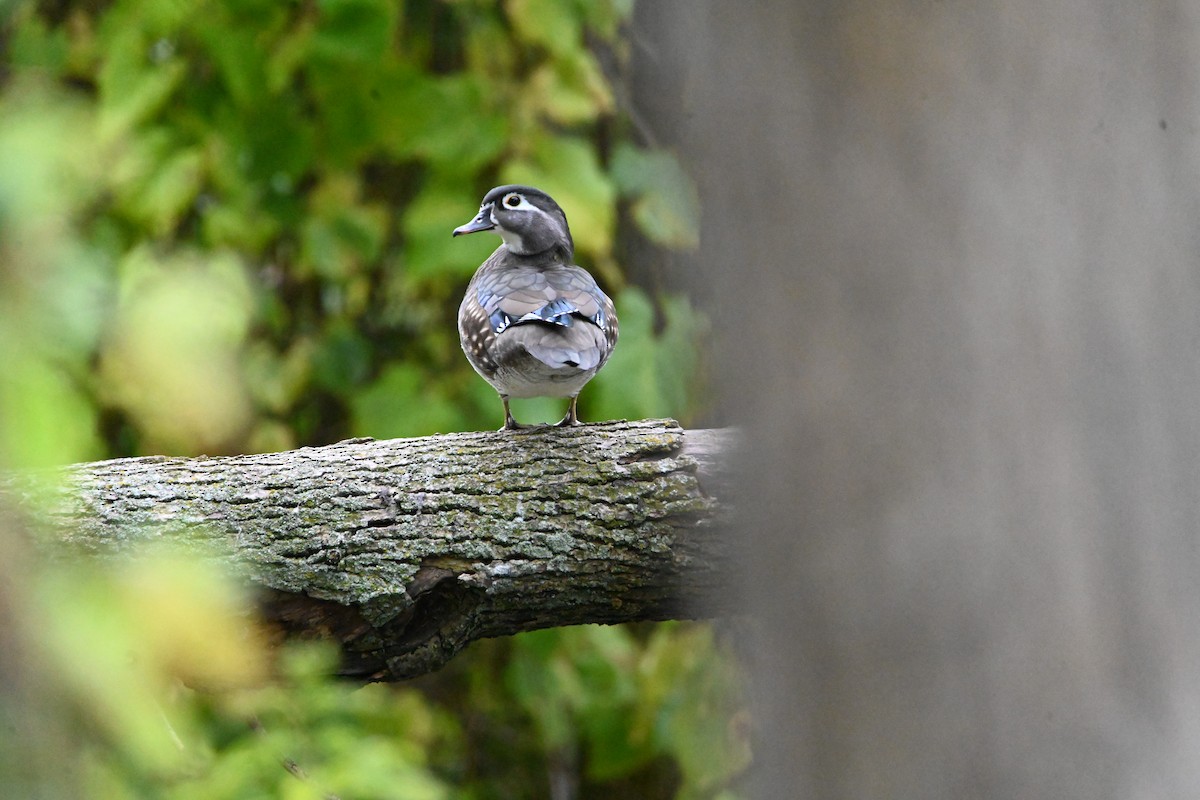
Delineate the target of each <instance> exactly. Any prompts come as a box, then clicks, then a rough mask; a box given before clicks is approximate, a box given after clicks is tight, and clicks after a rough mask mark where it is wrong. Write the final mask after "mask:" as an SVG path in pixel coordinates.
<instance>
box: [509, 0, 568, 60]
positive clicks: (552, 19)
mask: <svg viewBox="0 0 1200 800" xmlns="http://www.w3.org/2000/svg"><path fill="white" fill-rule="evenodd" d="M505 9H506V10H507V11H508V16H509V19H511V20H512V24H513V28H514V29H515V30H516V31H517V35H518V36H520V37H521V38H522V39H523V40H524V41H526V42H529V43H530V44H538V45H541V46H542V47H545V48H546V49H547V50H550V51H552V52H564V51H571V50H574V49H576V48H577V47H578V46H579V37H580V27H581V26H580V19H579V16H578V13H577V11H576V8H575V4H574V3H571V2H562V0H509V1H508V3H507V4H506V5H505Z"/></svg>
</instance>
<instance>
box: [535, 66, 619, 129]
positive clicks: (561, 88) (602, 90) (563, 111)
mask: <svg viewBox="0 0 1200 800" xmlns="http://www.w3.org/2000/svg"><path fill="white" fill-rule="evenodd" d="M528 92H529V97H531V98H533V99H534V101H535V107H536V108H538V109H540V110H541V111H543V112H544V113H545V114H546V116H547V117H549V118H550V119H552V120H554V121H556V122H561V123H563V124H566V125H573V124H577V123H581V122H589V121H591V120H594V119H596V118H597V117H599V116H600V115H602V114H608V113H611V111H612V109H613V98H612V90H611V89H610V88H609V85H608V80H607V79H606V78H605V77H604V74H603V73H602V72H601V71H600V66H599V65H598V64H597V63H596V59H595V58H593V57H592V54H591V53H589V52H587V51H586V50H575V51H571V52H569V53H566V54H564V55H563V56H562V57H561V58H557V59H554V60H553V61H549V62H547V63H545V64H543V65H542V66H540V67H539V68H538V69H537V70H536V71H535V72H534V73H533V76H532V77H531V78H530V80H529V87H528Z"/></svg>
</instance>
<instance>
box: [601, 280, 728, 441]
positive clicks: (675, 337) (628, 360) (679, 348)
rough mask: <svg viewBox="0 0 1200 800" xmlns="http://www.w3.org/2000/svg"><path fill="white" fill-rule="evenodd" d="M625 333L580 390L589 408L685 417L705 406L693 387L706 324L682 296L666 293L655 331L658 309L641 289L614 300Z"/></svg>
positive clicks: (634, 414)
mask: <svg viewBox="0 0 1200 800" xmlns="http://www.w3.org/2000/svg"><path fill="white" fill-rule="evenodd" d="M615 303H616V307H617V316H618V319H619V320H620V323H621V337H620V339H619V340H618V341H617V348H616V350H614V351H613V355H612V357H611V358H610V359H609V361H608V364H606V365H605V367H604V369H602V370H601V371H600V372H599V374H598V375H597V376H596V377H595V378H594V379H593V380H592V382H591V383H590V384H588V387H587V388H586V389H585V390H584V391H583V393H582V394H580V404H581V405H583V406H584V407H585V408H592V407H593V404H595V406H596V407H599V408H602V409H604V412H605V414H606V415H607V416H610V417H612V418H626V419H641V418H644V417H670V416H675V417H678V416H684V415H685V414H686V412H687V411H688V409H690V408H693V407H699V406H701V405H702V403H701V402H700V401H698V399H697V398H693V397H691V396H690V394H689V393H690V392H692V391H695V390H696V389H697V388H699V387H697V386H696V385H695V383H694V380H693V378H694V376H695V375H696V372H697V363H698V360H699V354H700V350H701V347H702V345H703V343H704V341H705V337H706V331H707V326H706V323H705V321H704V319H703V317H701V316H700V315H699V313H698V312H696V311H694V310H693V309H692V307H691V305H690V304H689V303H688V302H687V301H686V300H684V299H683V298H678V297H676V298H664V300H663V318H664V319H663V322H664V324H663V327H662V329H661V331H659V332H655V311H654V307H653V305H652V304H651V303H650V300H649V298H647V297H646V295H645V293H643V292H642V291H641V290H640V289H636V288H632V287H631V288H629V289H626V290H625V291H624V292H622V293H621V294H620V296H618V297H617V298H616V300H615Z"/></svg>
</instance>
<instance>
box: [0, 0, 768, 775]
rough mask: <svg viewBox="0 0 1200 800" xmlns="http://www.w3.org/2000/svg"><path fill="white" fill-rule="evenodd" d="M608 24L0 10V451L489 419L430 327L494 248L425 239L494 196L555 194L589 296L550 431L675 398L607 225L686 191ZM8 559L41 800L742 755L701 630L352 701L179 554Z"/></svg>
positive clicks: (560, 643)
mask: <svg viewBox="0 0 1200 800" xmlns="http://www.w3.org/2000/svg"><path fill="white" fill-rule="evenodd" d="M630 13H631V0H564V1H562V2H559V1H558V0H508V1H507V2H504V3H494V2H491V1H490V0H488V1H487V2H485V1H484V0H409V1H408V2H402V3H401V2H396V1H395V0H318V1H317V2H313V3H276V2H268V1H267V0H207V1H206V2H200V3H186V2H180V1H179V0H115V2H110V3H71V2H67V3H59V4H46V5H41V4H36V3H33V2H8V3H5V2H2V0H0V364H3V365H4V369H0V469H11V468H16V467H30V466H43V465H48V464H57V463H64V462H69V461H75V460H88V459H95V458H104V457H110V456H122V455H132V454H140V453H178V454H195V453H200V452H208V453H219V452H247V451H255V450H279V449H286V448H289V447H293V446H296V445H299V444H322V443H327V442H330V441H334V440H336V439H340V438H344V437H345V436H350V435H371V436H378V437H385V436H408V435H421V434H427V433H434V432H443V431H451V430H463V429H479V428H494V427H496V426H498V425H499V423H500V404H499V402H498V400H497V398H496V396H495V393H494V392H493V391H492V390H491V389H490V387H488V386H487V385H486V384H485V383H484V382H483V381H482V380H480V379H479V378H478V377H477V376H476V375H475V374H474V373H473V372H472V371H471V370H470V368H469V367H468V366H467V364H466V361H465V359H464V358H463V356H462V354H461V352H460V350H459V347H458V341H457V331H456V328H455V324H454V315H455V312H456V309H457V305H458V300H459V298H460V297H461V293H462V290H463V287H464V286H465V283H466V281H467V279H468V278H469V276H470V273H471V272H472V271H473V270H474V268H475V267H476V266H477V265H478V264H479V263H480V262H481V261H482V260H483V259H484V258H485V257H486V255H487V254H488V252H490V250H491V249H492V247H494V246H495V244H496V241H495V240H494V239H493V240H492V241H490V242H489V241H487V238H486V237H483V236H479V237H468V238H467V239H461V238H460V239H451V237H450V230H451V229H452V228H453V227H455V226H456V225H458V224H461V223H462V222H464V221H466V220H467V219H468V218H470V216H471V215H472V214H473V212H474V211H475V209H476V208H477V206H478V202H479V198H480V197H481V196H482V194H483V192H484V191H486V189H488V188H489V187H491V186H492V185H495V184H498V183H502V182H520V183H532V184H535V185H538V186H540V187H542V188H544V189H546V190H547V191H549V192H550V193H551V194H553V195H554V196H555V197H556V199H558V200H559V202H560V203H562V205H563V206H564V208H565V209H566V211H567V213H568V215H569V216H570V219H571V223H572V230H573V232H574V234H575V238H576V242H577V246H578V256H579V259H580V262H581V263H583V264H584V265H586V266H588V267H589V268H591V269H592V270H593V271H594V272H595V273H596V274H597V276H598V277H599V279H600V281H601V283H602V284H603V285H604V286H605V287H606V288H607V289H609V290H610V291H611V293H613V294H614V296H615V297H616V302H617V308H618V313H619V315H620V318H621V323H622V331H623V333H622V336H621V342H620V345H619V347H618V348H617V350H616V353H615V355H614V357H613V359H612V361H611V362H610V364H609V366H608V367H607V368H606V369H605V371H603V372H602V373H601V374H600V376H599V377H598V378H597V379H596V380H595V381H594V382H593V384H592V385H591V386H589V388H588V389H587V391H585V392H584V394H583V395H582V398H581V404H582V406H583V413H584V416H585V418H586V419H604V418H614V417H631V418H632V417H642V416H651V415H653V416H659V415H670V416H675V417H677V418H681V419H683V420H684V421H685V422H686V421H687V419H688V418H689V416H691V415H694V414H698V413H702V412H703V411H704V402H703V394H704V393H703V388H702V385H701V380H700V379H701V377H702V369H701V366H702V354H703V342H704V339H705V334H706V327H705V322H704V320H703V318H702V316H701V315H699V314H698V313H697V312H696V311H695V310H694V309H693V308H692V306H691V305H690V303H689V302H688V301H687V300H686V299H685V298H684V297H682V296H679V295H672V294H667V293H658V294H651V293H650V292H648V291H647V290H646V289H645V288H644V287H638V286H632V285H626V278H625V271H624V269H623V265H622V264H621V263H620V260H619V248H618V247H617V245H616V242H617V241H618V238H619V237H618V233H619V232H622V231H623V232H624V233H625V234H629V233H633V234H635V235H637V236H640V237H642V238H643V239H645V240H647V241H648V242H650V243H652V244H653V245H655V246H659V247H664V248H677V249H678V248H689V247H693V246H695V243H696V241H697V238H698V232H697V225H698V210H697V204H696V199H695V193H694V190H693V189H692V187H691V184H690V182H689V181H688V179H687V176H686V175H685V173H684V172H683V171H682V169H681V168H680V167H679V165H678V164H677V163H676V161H675V160H674V159H673V157H671V156H670V154H667V153H664V152H659V151H654V150H648V149H645V148H643V147H640V146H638V145H637V144H636V143H635V142H634V141H633V137H632V135H631V132H630V130H629V128H628V126H627V125H626V123H625V122H624V120H623V118H622V115H621V112H620V109H619V107H618V103H617V100H616V98H617V97H618V96H619V94H620V93H618V92H615V91H614V88H613V80H614V79H616V76H614V75H613V74H610V72H608V71H607V70H609V69H610V68H609V67H608V66H607V65H609V64H617V65H621V64H623V63H624V61H625V55H626V49H627V44H626V42H625V39H624V30H625V28H626V26H627V23H628V19H629V15H630ZM602 64H603V65H606V66H604V67H602V66H601V65H602ZM640 272H641V274H653V266H652V265H650V266H648V267H643V268H642V270H641V271H640ZM563 410H564V408H563V403H562V402H558V401H553V400H537V401H528V402H527V403H526V404H524V405H523V406H522V407H519V408H518V409H517V413H518V415H519V416H520V417H521V418H522V419H523V420H529V421H532V420H534V419H539V418H540V419H543V420H554V419H557V418H558V417H559V416H561V414H562V413H563ZM2 541H4V539H3V538H2V537H0V542H2ZM13 563H15V562H11V561H10V560H9V559H7V558H2V559H0V612H4V610H5V608H6V606H5V603H6V602H8V600H7V599H6V598H7V594H6V592H7V591H11V592H19V593H20V594H19V596H16V599H15V600H12V604H13V607H14V608H18V609H21V612H20V614H21V615H22V619H26V622H27V624H25V625H23V626H18V627H17V628H13V629H11V630H9V631H8V634H9V635H11V636H14V637H17V638H18V640H19V641H20V642H23V644H22V646H21V647H19V648H17V649H16V650H13V651H12V652H29V653H31V654H33V655H30V658H31V659H33V661H31V662H30V663H31V664H32V663H34V662H36V664H37V669H36V672H37V673H38V674H39V675H43V676H45V677H44V678H43V682H44V684H45V686H46V687H47V688H46V689H45V691H44V692H42V694H44V695H45V696H47V697H53V698H54V708H53V709H47V718H50V717H51V716H53V717H54V719H59V718H61V719H62V720H63V724H62V726H61V727H62V729H63V730H65V731H69V733H62V734H61V741H59V742H58V744H57V746H54V745H53V744H51V745H50V746H43V745H39V744H37V743H36V742H38V741H41V740H40V739H38V740H36V741H35V739H32V738H31V739H30V740H29V741H19V740H14V741H9V740H10V739H12V737H14V736H15V735H16V734H14V731H19V730H21V728H20V727H19V726H15V725H13V726H7V727H6V726H3V725H0V751H5V750H7V751H9V752H18V746H19V747H20V748H25V749H24V750H20V752H25V751H26V750H29V751H30V753H31V755H30V758H28V759H25V760H24V762H23V765H22V762H21V759H11V760H5V761H0V765H3V768H5V769H16V768H17V767H13V766H12V765H13V764H17V765H18V766H21V768H22V769H25V770H26V771H31V772H36V771H37V770H41V771H42V772H43V773H46V772H54V771H55V770H56V769H57V768H58V767H62V773H61V776H59V775H56V777H55V779H56V780H58V778H59V777H62V780H63V781H65V782H66V783H72V782H74V783H77V784H78V787H79V791H78V793H77V794H76V796H92V797H114V798H122V797H130V798H133V797H138V798H140V797H179V798H192V797H195V798H200V797H204V798H222V797H228V798H253V797H287V798H307V797H322V796H325V795H326V794H329V793H333V794H337V795H339V796H342V797H345V798H351V797H354V798H374V797H379V798H387V797H403V798H426V797H427V798H441V797H481V798H482V797H495V796H512V797H536V796H542V795H544V794H545V792H546V791H547V790H546V789H545V787H546V786H547V785H548V780H549V778H548V775H549V774H551V773H555V772H560V771H564V770H565V771H567V772H570V773H571V774H573V775H575V777H576V778H577V779H578V780H580V781H581V782H582V784H583V786H584V788H585V789H586V790H588V791H591V792H593V793H607V794H610V795H613V794H627V795H630V796H643V797H654V796H660V797H671V796H677V797H684V798H692V797H697V798H699V797H728V796H730V794H729V792H730V790H729V788H728V787H729V785H730V781H731V780H732V779H733V778H734V777H735V776H736V775H737V774H738V773H739V772H740V771H741V770H742V769H743V768H744V766H745V763H746V759H747V755H746V752H745V745H744V742H743V741H742V740H741V738H740V737H739V736H738V735H737V731H736V726H733V725H731V719H734V718H735V717H736V715H737V712H736V707H737V696H736V690H735V685H736V681H735V679H734V676H733V674H732V671H731V670H732V668H731V665H730V664H731V662H730V659H729V658H728V655H727V654H724V653H723V652H722V650H721V648H720V647H719V646H718V645H717V644H716V643H715V642H714V641H713V639H712V635H711V631H710V630H709V629H708V628H707V627H706V626H702V625H668V626H660V627H644V628H637V629H627V628H590V627H589V628H579V629H569V630H560V631H545V632H541V633H536V634H532V635H528V636H522V637H515V638H514V639H513V640H511V641H508V642H502V643H501V642H490V643H483V644H481V645H480V646H479V647H476V648H473V654H471V655H468V656H466V657H463V658H460V659H459V660H458V661H457V662H456V663H455V664H454V665H453V666H452V667H451V668H450V669H448V670H446V671H445V673H444V674H443V675H442V676H438V677H434V678H430V679H429V680H428V681H426V682H423V683H422V684H421V685H422V686H424V691H417V690H416V689H413V688H397V687H386V686H372V687H366V688H363V689H357V688H355V687H352V686H348V685H344V684H340V683H337V682H335V681H331V680H329V679H328V678H326V677H325V676H326V675H327V674H328V673H329V671H330V662H329V661H328V653H324V654H323V653H322V652H320V651H310V650H308V649H303V650H299V651H296V652H291V651H289V652H288V654H287V655H286V657H285V658H284V659H283V661H282V663H281V666H279V668H278V671H277V674H276V675H274V677H273V678H272V679H271V680H267V679H266V678H265V677H264V670H266V669H267V666H266V663H265V662H266V657H265V654H264V649H263V648H262V647H261V643H260V642H259V641H258V639H257V638H256V635H255V634H254V632H253V631H252V630H251V629H250V628H249V626H248V624H247V623H246V621H245V620H244V619H242V618H241V617H239V616H238V614H237V611H236V610H237V609H239V608H242V607H243V606H244V605H245V603H246V600H245V598H243V597H240V595H238V593H237V592H236V591H235V590H234V589H232V588H230V587H229V585H228V584H227V582H226V581H225V580H224V579H223V578H221V577H220V576H217V575H215V574H213V573H211V572H209V571H206V570H205V569H204V568H202V567H201V566H199V565H197V564H196V563H195V559H190V560H189V559H184V560H183V561H182V562H181V561H179V560H178V559H171V558H169V557H163V558H161V559H152V560H149V561H146V562H145V563H146V565H147V566H146V567H145V568H144V569H140V570H139V569H133V568H131V569H129V570H106V571H99V572H97V571H93V570H90V569H84V568H82V567H65V566H60V567H50V566H43V567H41V568H39V569H37V570H33V571H30V573H29V574H28V575H24V576H22V577H24V578H25V580H24V581H21V582H17V581H12V580H9V579H11V578H14V577H15V567H13V566H12V564H13ZM18 584H19V585H20V587H23V588H16V587H18ZM5 587H13V588H10V589H6V588H5ZM32 620H36V621H37V622H36V624H33V623H32V622H31V621H32ZM3 636H4V632H3V631H0V639H3ZM3 652H4V649H3V648H0V654H2V653H3ZM0 657H2V656H0ZM6 663H7V662H6ZM31 669H32V667H31ZM189 687H190V688H189ZM34 694H37V693H36V692H35V693H34ZM19 701H20V698H16V699H15V700H14V701H13V702H19ZM5 702H6V700H5V695H4V692H3V690H0V712H2V711H3V710H4V708H5V707H6V706H5ZM46 727H47V730H50V729H53V728H55V725H53V724H49V723H47V726H46ZM47 735H48V736H49V735H50V734H47ZM7 745H12V747H7ZM31 748H32V749H31ZM34 751H36V752H34ZM288 760H292V761H294V762H295V764H296V765H297V766H298V767H299V769H301V770H303V772H304V773H305V774H306V776H307V778H305V779H300V778H298V777H297V776H296V775H294V774H292V773H291V772H289V770H288V769H285V768H284V762H287V763H291V762H290V761H288ZM30 765H34V766H30ZM56 765H57V766H56ZM4 777H6V776H3V775H0V783H2V782H4V780H3V779H4ZM43 782H44V781H39V780H38V779H37V777H36V775H35V776H34V778H32V779H30V781H28V782H27V783H25V784H22V785H29V786H36V785H38V784H39V783H43ZM46 785H50V784H49V783H46ZM68 794H69V793H68ZM31 796H32V795H31Z"/></svg>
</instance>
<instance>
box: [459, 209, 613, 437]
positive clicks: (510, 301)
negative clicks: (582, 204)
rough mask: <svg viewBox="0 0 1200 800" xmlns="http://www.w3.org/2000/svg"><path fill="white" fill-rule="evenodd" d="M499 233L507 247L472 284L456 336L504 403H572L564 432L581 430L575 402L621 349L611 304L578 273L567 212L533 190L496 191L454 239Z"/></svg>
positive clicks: (511, 423)
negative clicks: (550, 399)
mask: <svg viewBox="0 0 1200 800" xmlns="http://www.w3.org/2000/svg"><path fill="white" fill-rule="evenodd" d="M491 230H494V231H495V232H496V233H498V234H500V238H501V239H503V240H504V242H503V243H502V244H501V245H500V246H499V247H498V248H496V251H495V252H494V253H492V254H491V255H490V256H488V258H487V260H486V261H484V262H483V265H482V266H480V267H479V269H478V270H477V271H476V272H475V276H474V277H473V278H471V283H470V284H469V285H468V286H467V294H466V296H465V297H464V298H463V301H462V305H461V306H459V309H458V335H459V339H460V341H461V342H462V349H463V352H464V353H466V354H467V360H468V361H470V362H471V366H472V367H474V368H475V371H476V372H478V373H479V374H480V375H482V376H483V379H484V380H485V381H487V382H488V383H490V384H491V385H492V387H493V388H495V390H496V391H497V392H499V393H500V399H501V401H503V403H504V427H503V428H501V429H500V430H515V429H517V428H521V427H523V426H522V425H519V424H518V423H517V421H516V420H515V419H513V416H512V412H511V411H510V410H509V407H508V399H509V398H510V397H569V398H571V405H570V406H569V407H568V408H567V414H566V416H564V417H563V418H562V421H561V422H559V423H558V425H559V426H566V425H578V424H579V416H578V412H577V411H576V408H575V405H576V402H577V401H578V398H579V392H580V390H581V389H583V386H584V384H586V383H587V382H588V381H590V380H591V379H592V376H593V375H595V374H596V373H597V372H598V371H599V370H600V368H601V367H602V366H604V362H605V361H607V360H608V357H609V355H611V354H612V351H613V348H614V347H615V346H616V344H617V313H616V311H615V309H614V308H613V303H612V300H610V299H609V297H608V295H606V294H605V293H604V292H602V291H601V290H600V287H599V286H597V285H596V279H595V278H593V277H592V276H591V275H590V274H588V272H587V270H585V269H583V268H582V267H578V266H575V264H574V256H575V243H574V241H573V240H572V239H571V231H570V229H569V228H568V227H567V215H566V214H564V213H563V210H562V209H561V208H559V206H558V203H556V202H554V200H553V199H551V197H550V196H549V195H547V194H546V193H545V192H542V191H540V190H538V189H534V188H533V187H531V186H516V185H513V186H497V187H496V188H495V189H492V190H491V191H490V192H488V193H487V195H486V196H485V197H484V198H483V203H482V204H481V205H480V206H479V213H478V214H476V215H475V218H474V219H472V220H471V221H470V222H468V223H467V224H466V225H460V226H459V227H457V228H455V229H454V234H453V235H454V236H458V235H460V234H466V233H477V232H479V231H491Z"/></svg>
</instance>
